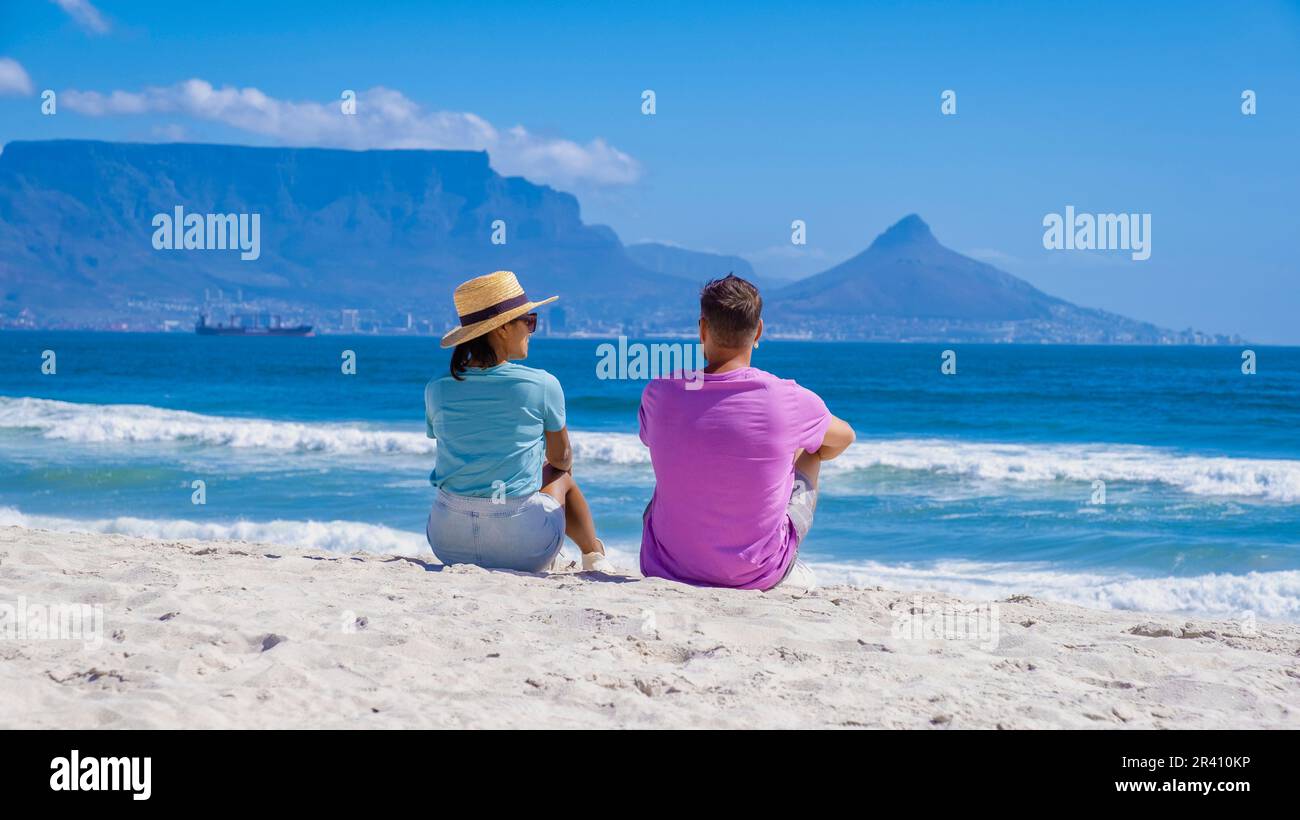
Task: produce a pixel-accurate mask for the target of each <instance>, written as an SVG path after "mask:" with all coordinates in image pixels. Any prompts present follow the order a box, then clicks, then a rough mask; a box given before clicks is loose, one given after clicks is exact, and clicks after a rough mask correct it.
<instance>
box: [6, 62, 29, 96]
mask: <svg viewBox="0 0 1300 820" xmlns="http://www.w3.org/2000/svg"><path fill="white" fill-rule="evenodd" d="M30 93H32V78H31V77H28V76H27V70H26V69H24V68H23V67H22V64H21V63H19V62H18V61H17V60H15V59H13V58H12V57H0V97H4V96H9V95H13V96H19V97H26V96H27V95H28V94H30Z"/></svg>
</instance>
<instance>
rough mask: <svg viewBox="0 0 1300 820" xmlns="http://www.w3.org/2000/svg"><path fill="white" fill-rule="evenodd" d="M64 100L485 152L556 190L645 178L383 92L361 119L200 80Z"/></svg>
mask: <svg viewBox="0 0 1300 820" xmlns="http://www.w3.org/2000/svg"><path fill="white" fill-rule="evenodd" d="M59 102H60V103H61V104H62V106H63V107H65V108H66V109H68V110H70V111H76V112H79V113H82V114H86V115H89V116H93V117H99V116H108V115H119V114H149V113H164V114H181V115H186V116H190V117H193V118H195V119H199V120H208V121H212V122H219V123H222V124H223V125H227V126H230V127H232V128H236V129H238V130H240V131H245V132H247V133H250V134H258V135H260V136H263V137H267V138H268V139H270V140H272V141H274V142H277V143H280V144H283V145H295V146H314V147H323V148H351V149H366V148H441V149H459V150H475V151H479V150H486V151H487V152H488V153H489V155H490V156H491V158H492V165H493V167H494V168H496V170H497V171H499V172H501V173H503V174H508V175H518V176H525V177H528V178H530V179H533V180H538V181H543V182H551V183H555V184H559V185H569V184H572V183H575V182H594V183H599V184H626V183H631V182H635V181H636V180H637V179H638V178H639V177H640V175H641V168H640V165H639V164H638V163H637V161H636V160H635V159H633V158H632V157H630V156H628V155H627V154H625V153H623V152H622V151H620V150H618V149H617V148H614V147H613V146H611V145H609V144H608V143H606V142H605V141H604V140H602V139H599V138H598V139H594V140H591V141H589V142H587V143H586V144H579V143H576V142H572V141H570V140H563V139H551V138H545V137H540V136H536V135H534V134H531V133H529V132H528V130H527V129H525V128H524V127H523V126H519V125H516V126H514V127H513V128H509V129H506V130H504V131H501V130H498V129H497V128H495V127H493V125H492V124H491V123H489V122H488V121H487V120H484V119H483V118H482V117H479V116H478V115H476V114H472V113H468V112H466V113H460V112H454V111H429V110H426V109H425V108H424V107H423V106H421V105H420V104H419V103H416V102H415V101H413V100H411V99H408V98H407V97H406V96H405V95H403V94H402V93H401V92H400V91H394V90H392V89H389V88H383V87H376V88H372V89H370V90H369V91H362V92H360V93H358V94H357V99H356V113H355V114H350V115H348V114H343V113H342V110H341V108H340V103H341V102H342V99H341V98H340V99H339V100H337V101H333V102H329V103H318V102H295V101H291V100H279V99H276V98H274V97H270V96H268V95H267V94H265V93H263V92H262V91H260V90H258V89H256V88H234V87H231V86H225V87H222V88H215V87H213V85H212V84H211V83H209V82H206V81H204V80H199V79H193V80H186V81H185V82H182V83H177V84H175V85H170V86H162V87H150V88H146V89H144V90H143V91H135V92H133V91H120V90H119V91H113V92H110V93H108V94H101V93H99V92H97V91H76V90H69V91H65V92H63V93H62V94H60V95H59Z"/></svg>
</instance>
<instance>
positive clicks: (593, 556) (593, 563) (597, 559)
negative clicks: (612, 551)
mask: <svg viewBox="0 0 1300 820" xmlns="http://www.w3.org/2000/svg"><path fill="white" fill-rule="evenodd" d="M596 543H597V544H600V548H601V549H602V550H603V549H605V542H604V541H601V540H600V539H599V538H597V539H596ZM582 571H583V572H603V573H605V574H606V575H614V574H615V573H617V572H618V570H616V569H614V565H613V564H611V563H610V562H609V559H608V558H606V557H605V553H603V552H584V553H583V554H582Z"/></svg>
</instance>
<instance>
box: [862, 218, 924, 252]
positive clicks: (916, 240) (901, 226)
mask: <svg viewBox="0 0 1300 820" xmlns="http://www.w3.org/2000/svg"><path fill="white" fill-rule="evenodd" d="M937 244H939V242H938V240H936V239H935V238H934V234H932V233H930V226H929V225H927V224H925V220H924V219H922V218H921V217H919V216H917V215H916V214H908V215H907V216H905V217H903V218H902V219H900V220H898V221H897V222H895V223H894V224H893V226H891V227H890V228H889V229H888V230H886V231H885V232H884V233H882V234H881V235H880V236H877V237H876V241H875V242H872V243H871V250H873V251H874V250H887V249H894V248H904V247H909V246H917V245H937Z"/></svg>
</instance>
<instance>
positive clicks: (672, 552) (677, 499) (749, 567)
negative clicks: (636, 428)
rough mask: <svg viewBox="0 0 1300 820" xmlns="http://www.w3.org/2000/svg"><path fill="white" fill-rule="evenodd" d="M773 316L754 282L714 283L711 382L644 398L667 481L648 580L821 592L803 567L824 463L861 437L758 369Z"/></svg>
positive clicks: (645, 559) (647, 548)
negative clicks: (767, 315)
mask: <svg viewBox="0 0 1300 820" xmlns="http://www.w3.org/2000/svg"><path fill="white" fill-rule="evenodd" d="M762 310H763V300H762V298H761V297H760V296H759V294H758V289H757V288H755V287H754V286H753V285H752V284H750V283H749V282H746V281H745V280H744V279H741V278H739V277H737V276H732V275H728V276H726V277H724V278H722V279H716V280H714V281H712V282H709V283H708V284H707V285H705V286H704V290H703V291H701V293H700V342H701V344H702V345H703V346H704V356H705V358H706V359H707V360H708V366H707V367H706V368H705V369H704V373H703V375H702V379H703V384H702V385H701V384H698V383H696V384H692V385H691V388H698V389H689V388H688V386H687V385H688V384H689V383H688V382H687V381H686V380H685V379H683V378H680V377H674V378H665V379H655V380H654V381H652V382H650V383H649V384H648V385H646V388H645V391H644V392H643V393H642V395H641V412H640V418H641V441H642V442H644V443H645V445H646V446H647V447H649V448H650V460H651V462H652V463H653V464H654V471H655V492H654V497H653V498H651V499H650V504H649V506H647V507H646V511H645V516H644V526H643V529H642V534H641V572H642V574H644V575H646V576H647V577H649V576H655V577H659V578H669V579H672V580H676V581H682V582H685V583H688V584H695V585H697V586H715V587H733V588H735V589H771V588H772V587H775V586H777V585H779V584H786V585H788V586H790V587H792V588H803V589H812V588H813V586H815V581H814V579H813V576H812V571H811V570H810V569H808V567H807V566H806V565H805V564H803V563H802V562H801V561H798V560H797V558H796V556H797V555H798V552H799V543H800V541H801V540H802V539H803V538H805V537H806V536H807V535H808V530H809V528H810V527H811V526H812V521H813V512H814V511H815V509H816V507H817V478H818V473H819V472H820V468H821V463H822V462H823V461H829V460H830V459H833V458H835V457H836V456H838V455H839V454H840V453H842V452H844V450H845V449H847V448H848V446H849V445H850V444H852V443H853V438H854V436H853V429H852V428H851V427H849V425H848V424H846V423H844V422H843V421H841V420H840V419H837V418H835V417H834V416H832V415H831V414H830V412H829V411H828V410H827V409H826V405H825V403H823V402H822V400H821V399H820V398H818V397H817V394H815V393H813V392H812V391H810V390H807V389H806V388H803V387H800V386H799V385H798V384H796V383H795V382H794V381H791V380H789V379H780V378H777V377H776V376H773V375H772V374H771V373H766V372H764V371H762V370H759V369H758V368H755V367H751V366H750V356H751V355H752V353H753V351H754V349H755V348H757V347H758V340H759V338H760V337H761V336H762V335H763V320H762V318H761V314H762ZM693 375H695V376H696V377H697V378H699V377H700V374H693ZM693 381H694V380H693Z"/></svg>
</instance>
